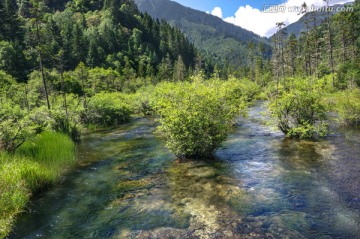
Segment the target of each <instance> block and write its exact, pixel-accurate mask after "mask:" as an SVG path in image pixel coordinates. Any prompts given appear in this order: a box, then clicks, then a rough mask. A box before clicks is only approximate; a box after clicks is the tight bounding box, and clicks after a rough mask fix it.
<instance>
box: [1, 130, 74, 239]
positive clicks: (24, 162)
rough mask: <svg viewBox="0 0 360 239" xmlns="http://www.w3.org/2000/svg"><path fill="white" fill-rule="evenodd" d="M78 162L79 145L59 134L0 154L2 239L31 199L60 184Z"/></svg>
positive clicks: (39, 137)
mask: <svg viewBox="0 0 360 239" xmlns="http://www.w3.org/2000/svg"><path fill="white" fill-rule="evenodd" d="M74 163H75V146H74V144H73V143H72V141H71V140H70V139H69V138H68V137H67V136H66V135H63V134H59V133H50V132H46V133H43V134H41V135H39V136H38V137H36V138H34V139H33V140H31V141H28V142H26V143H25V144H23V145H22V146H21V147H20V148H19V149H18V150H17V152H16V153H15V154H7V153H4V152H0V238H4V237H5V236H6V235H7V234H8V233H9V232H10V231H11V228H12V226H13V223H14V221H15V216H16V215H17V214H19V213H21V212H23V210H24V209H25V207H26V205H27V203H28V201H29V199H30V196H31V195H32V194H34V193H36V192H37V191H39V190H42V189H43V188H44V187H47V186H49V185H52V184H53V183H55V182H57V181H58V180H59V178H60V175H61V173H63V171H64V170H65V169H66V168H68V167H69V166H72V165H74Z"/></svg>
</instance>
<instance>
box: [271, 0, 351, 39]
mask: <svg viewBox="0 0 360 239" xmlns="http://www.w3.org/2000/svg"><path fill="white" fill-rule="evenodd" d="M345 5H352V3H345V4H336V5H334V6H333V9H334V11H333V12H332V13H331V15H333V14H335V13H336V12H335V9H336V8H341V7H344V6H345ZM326 18H327V12H323V11H322V12H308V13H306V14H305V15H304V16H302V17H301V18H300V19H299V20H298V21H297V22H294V23H292V24H289V25H288V26H286V27H285V28H284V30H285V32H286V34H287V36H289V35H290V34H294V35H295V36H296V37H300V36H301V34H302V32H306V29H307V28H308V29H312V28H314V27H315V26H320V25H321V23H323V22H324V21H325V20H326ZM307 25H308V26H307ZM275 35H276V34H275ZM273 37H274V36H272V37H271V38H270V39H272V38H273Z"/></svg>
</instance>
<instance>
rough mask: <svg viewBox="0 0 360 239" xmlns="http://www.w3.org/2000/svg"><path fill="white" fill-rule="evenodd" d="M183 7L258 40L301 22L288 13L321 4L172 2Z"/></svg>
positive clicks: (287, 0)
mask: <svg viewBox="0 0 360 239" xmlns="http://www.w3.org/2000/svg"><path fill="white" fill-rule="evenodd" d="M173 1H175V2H178V3H180V4H182V5H184V6H187V7H191V8H193V9H197V10H200V11H203V12H207V13H209V14H212V15H214V16H217V17H219V18H222V19H223V20H224V21H226V22H229V23H232V24H234V25H237V26H240V27H242V28H245V29H247V30H250V31H252V32H255V33H256V34H258V35H260V36H265V37H270V36H272V35H273V34H274V33H275V32H276V23H277V22H285V24H286V25H289V24H291V23H294V22H296V21H298V20H299V19H300V18H301V14H298V12H297V11H290V10H289V9H290V8H291V7H294V6H300V5H302V3H304V2H306V3H307V5H308V6H312V5H314V6H316V7H321V6H324V5H325V3H324V1H323V0H271V1H265V0H173ZM350 1H353V0H330V5H334V4H338V3H345V2H350ZM280 4H285V5H286V8H285V10H283V9H282V8H276V7H275V8H273V9H274V11H280V12H278V13H273V12H272V13H265V12H262V10H263V9H264V7H265V8H266V7H269V5H272V6H277V5H280Z"/></svg>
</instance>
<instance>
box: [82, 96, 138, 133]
mask: <svg viewBox="0 0 360 239" xmlns="http://www.w3.org/2000/svg"><path fill="white" fill-rule="evenodd" d="M131 113H132V112H131V110H130V107H129V105H128V104H127V103H126V98H125V96H124V95H123V94H121V93H99V94H96V95H95V96H93V97H92V98H91V99H90V102H89V104H88V108H87V110H86V114H85V115H84V116H83V117H84V118H85V121H86V123H89V124H95V125H97V126H104V127H106V126H115V125H119V124H122V123H125V122H128V121H129V120H130V116H131Z"/></svg>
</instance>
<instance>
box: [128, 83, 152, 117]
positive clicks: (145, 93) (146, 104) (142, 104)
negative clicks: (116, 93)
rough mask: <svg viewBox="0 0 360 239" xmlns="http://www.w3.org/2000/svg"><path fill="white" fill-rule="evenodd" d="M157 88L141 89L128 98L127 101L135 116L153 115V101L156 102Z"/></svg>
mask: <svg viewBox="0 0 360 239" xmlns="http://www.w3.org/2000/svg"><path fill="white" fill-rule="evenodd" d="M154 90H155V87H153V86H148V87H145V88H141V89H139V90H138V91H137V92H136V93H135V94H130V95H128V96H127V101H128V103H129V105H130V107H131V111H132V112H134V113H135V114H141V115H153V114H154V109H153V106H152V101H153V100H154V96H153V95H154Z"/></svg>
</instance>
